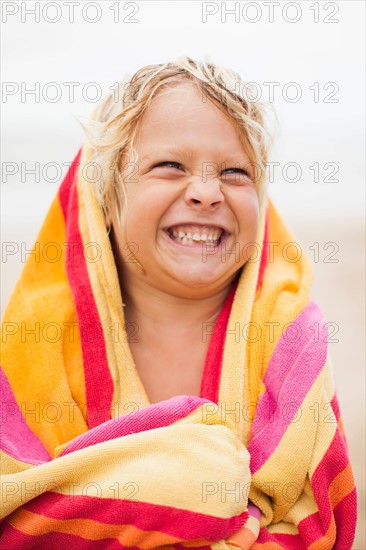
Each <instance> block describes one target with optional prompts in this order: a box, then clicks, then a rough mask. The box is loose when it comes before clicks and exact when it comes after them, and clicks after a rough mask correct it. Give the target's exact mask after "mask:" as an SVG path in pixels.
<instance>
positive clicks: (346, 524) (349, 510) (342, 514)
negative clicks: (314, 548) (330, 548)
mask: <svg viewBox="0 0 366 550" xmlns="http://www.w3.org/2000/svg"><path fill="white" fill-rule="evenodd" d="M333 513H334V519H335V522H336V525H337V540H336V543H335V545H334V549H335V550H349V549H350V548H352V544H353V540H354V538H355V532H356V522H357V493H356V488H354V489H353V491H352V492H351V493H349V494H348V495H347V496H346V497H344V498H343V499H342V500H341V502H339V503H338V504H337V506H336V507H335V508H334V510H333ZM345 518H347V521H345V520H344V519H345Z"/></svg>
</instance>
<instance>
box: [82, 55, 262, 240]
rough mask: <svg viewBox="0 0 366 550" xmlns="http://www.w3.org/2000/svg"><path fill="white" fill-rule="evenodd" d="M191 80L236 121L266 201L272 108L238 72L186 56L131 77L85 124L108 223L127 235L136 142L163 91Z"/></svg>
mask: <svg viewBox="0 0 366 550" xmlns="http://www.w3.org/2000/svg"><path fill="white" fill-rule="evenodd" d="M187 80H188V81H191V82H192V83H193V84H196V85H197V86H198V88H199V89H200V90H201V91H202V94H203V100H207V98H208V99H209V100H210V101H211V102H212V103H214V104H215V105H216V106H217V107H218V108H220V109H221V110H222V111H223V112H224V113H225V114H227V115H228V116H229V117H230V118H231V119H232V120H234V121H235V123H236V125H237V127H238V131H239V132H238V133H239V138H240V139H241V141H242V143H243V145H244V147H245V149H246V152H247V154H248V158H249V160H250V163H251V164H252V165H254V167H255V171H256V178H255V181H256V188H257V193H258V197H259V200H261V198H262V195H263V192H264V184H265V180H266V164H267V157H268V152H269V148H270V145H271V143H272V140H273V136H272V135H271V133H270V131H269V130H268V128H267V121H266V113H267V112H268V107H269V104H268V103H265V102H262V101H256V100H255V97H254V95H253V88H252V87H251V86H250V84H248V83H247V82H245V81H243V80H242V79H241V77H240V76H239V74H237V73H236V72H235V71H233V70H231V69H227V68H224V67H220V66H218V65H215V64H213V63H212V62H210V61H209V60H208V59H207V58H205V60H204V61H194V60H193V59H191V58H190V57H187V56H181V57H178V58H177V59H176V60H175V61H174V62H167V63H161V64H158V65H147V66H145V67H142V68H141V69H139V70H138V71H137V72H136V73H135V74H133V75H132V76H131V75H127V76H125V78H124V79H123V80H122V81H121V82H119V84H118V88H117V89H116V90H114V91H113V92H111V93H110V94H108V96H107V97H105V98H104V99H103V100H102V101H101V102H100V103H99V104H98V106H97V108H96V110H95V111H94V113H93V116H92V119H91V120H90V121H89V124H88V125H87V126H85V125H83V124H82V126H83V128H84V130H85V132H86V137H87V140H88V142H89V146H90V147H91V149H92V154H91V157H90V158H91V161H93V162H94V163H96V164H97V165H98V168H99V170H100V174H101V177H99V178H98V181H97V183H95V191H96V196H97V198H98V201H99V203H100V205H101V207H102V209H103V212H104V215H105V218H106V219H113V218H114V219H116V220H117V223H118V225H119V230H121V231H122V232H124V228H125V219H126V212H127V195H126V187H125V175H126V169H122V161H125V160H126V159H130V158H131V155H134V157H135V158H134V161H135V162H136V161H137V153H136V149H135V143H136V137H137V135H138V131H139V128H140V126H141V121H142V117H143V115H144V113H145V111H146V110H147V108H148V107H149V105H150V103H151V101H152V99H153V98H154V97H156V96H157V94H161V93H162V90H164V89H165V90H166V89H168V88H169V87H170V86H172V85H175V84H179V83H182V82H186V81H187ZM128 164H129V163H127V165H128ZM127 165H126V166H127Z"/></svg>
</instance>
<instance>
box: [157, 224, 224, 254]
mask: <svg viewBox="0 0 366 550" xmlns="http://www.w3.org/2000/svg"><path fill="white" fill-rule="evenodd" d="M164 233H165V234H166V235H167V236H168V238H169V239H170V240H171V241H172V242H174V243H175V244H178V245H181V246H184V247H186V248H199V249H202V248H203V246H204V247H205V248H206V249H208V248H212V249H214V248H216V247H218V246H220V244H221V243H222V241H223V240H225V239H226V238H227V236H228V235H229V234H228V233H227V232H226V231H224V230H223V229H220V230H219V229H218V230H217V232H216V234H215V235H213V234H211V235H206V234H202V235H200V234H199V233H193V234H192V233H186V234H185V235H182V233H180V234H178V233H177V232H174V233H175V234H174V233H173V230H172V229H170V228H168V229H164Z"/></svg>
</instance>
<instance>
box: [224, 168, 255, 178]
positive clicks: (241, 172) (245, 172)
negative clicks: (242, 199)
mask: <svg viewBox="0 0 366 550" xmlns="http://www.w3.org/2000/svg"><path fill="white" fill-rule="evenodd" d="M229 170H234V172H239V174H242V175H243V176H245V177H246V178H249V179H251V175H250V174H249V172H248V171H247V170H243V169H242V168H227V169H226V170H224V173H225V172H228V171H229Z"/></svg>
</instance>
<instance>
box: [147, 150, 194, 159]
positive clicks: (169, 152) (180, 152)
mask: <svg viewBox="0 0 366 550" xmlns="http://www.w3.org/2000/svg"><path fill="white" fill-rule="evenodd" d="M157 155H159V156H163V155H180V156H182V157H185V158H192V157H193V155H194V151H192V150H189V151H187V150H186V149H181V148H179V147H177V148H174V147H167V148H166V149H154V150H152V151H151V152H150V153H149V154H148V155H144V156H143V157H142V159H143V160H149V159H151V158H153V157H156V156H157Z"/></svg>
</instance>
